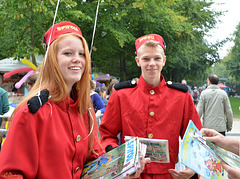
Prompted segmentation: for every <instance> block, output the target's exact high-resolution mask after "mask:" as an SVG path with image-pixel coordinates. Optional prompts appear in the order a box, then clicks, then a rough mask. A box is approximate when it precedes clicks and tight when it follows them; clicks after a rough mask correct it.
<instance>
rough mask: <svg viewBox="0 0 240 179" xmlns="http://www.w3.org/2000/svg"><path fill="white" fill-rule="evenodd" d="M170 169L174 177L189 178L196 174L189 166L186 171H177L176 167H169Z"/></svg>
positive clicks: (177, 178) (178, 178)
mask: <svg viewBox="0 0 240 179" xmlns="http://www.w3.org/2000/svg"><path fill="white" fill-rule="evenodd" d="M168 171H169V173H170V174H171V175H172V177H173V178H174V179H189V178H191V177H192V176H193V175H194V174H195V172H194V171H192V170H191V169H190V168H187V167H186V169H185V170H184V171H177V170H174V169H169V170H168Z"/></svg>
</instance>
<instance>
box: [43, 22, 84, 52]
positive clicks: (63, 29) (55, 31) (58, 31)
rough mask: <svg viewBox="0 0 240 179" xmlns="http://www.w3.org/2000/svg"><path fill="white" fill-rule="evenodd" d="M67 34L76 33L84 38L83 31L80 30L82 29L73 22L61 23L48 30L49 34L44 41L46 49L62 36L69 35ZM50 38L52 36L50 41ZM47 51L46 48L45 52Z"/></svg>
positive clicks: (44, 37) (46, 34) (47, 33)
mask: <svg viewBox="0 0 240 179" xmlns="http://www.w3.org/2000/svg"><path fill="white" fill-rule="evenodd" d="M51 31H52V35H51ZM67 33H76V34H79V35H81V36H82V32H81V30H80V28H79V27H78V26H77V25H76V24H74V23H72V22H68V21H64V22H59V23H57V24H54V25H53V26H51V27H50V28H49V29H48V30H47V32H46V33H45V34H44V36H43V40H42V41H43V45H44V46H45V47H48V46H49V45H51V43H52V42H53V41H54V40H55V39H56V38H58V37H59V36H60V35H63V34H67ZM50 36H51V39H50V41H49V38H50ZM48 43H49V44H48ZM46 49H47V48H45V50H46Z"/></svg>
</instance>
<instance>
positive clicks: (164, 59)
mask: <svg viewBox="0 0 240 179" xmlns="http://www.w3.org/2000/svg"><path fill="white" fill-rule="evenodd" d="M166 60H167V57H166V56H165V55H164V57H163V63H164V64H163V66H165V63H166Z"/></svg>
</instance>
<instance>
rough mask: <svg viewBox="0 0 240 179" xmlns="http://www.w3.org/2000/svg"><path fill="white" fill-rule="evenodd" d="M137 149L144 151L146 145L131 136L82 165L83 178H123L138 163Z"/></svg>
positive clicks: (131, 172)
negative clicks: (124, 141)
mask: <svg viewBox="0 0 240 179" xmlns="http://www.w3.org/2000/svg"><path fill="white" fill-rule="evenodd" d="M139 150H140V151H141V153H142V154H145V152H146V145H145V144H142V143H140V142H139V139H138V138H136V137H135V138H133V139H131V140H129V141H128V142H126V143H124V144H122V145H120V146H119V147H117V148H114V149H113V150H111V151H109V152H107V153H106V154H103V155H102V156H100V157H99V158H97V159H96V160H93V161H91V162H88V163H87V164H85V165H84V167H83V171H82V176H81V178H83V179H95V178H98V179H103V178H104V179H110V178H124V177H125V176H126V174H127V173H128V174H130V175H131V174H133V173H134V172H135V171H136V166H137V165H139Z"/></svg>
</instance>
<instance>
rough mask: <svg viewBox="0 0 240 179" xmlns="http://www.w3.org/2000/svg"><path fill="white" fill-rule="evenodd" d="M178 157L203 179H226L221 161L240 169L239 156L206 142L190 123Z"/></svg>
mask: <svg viewBox="0 0 240 179" xmlns="http://www.w3.org/2000/svg"><path fill="white" fill-rule="evenodd" d="M180 157H181V162H182V163H183V164H184V165H186V166H187V167H189V168H190V169H192V170H193V171H195V172H196V173H198V174H199V175H201V176H202V177H204V178H205V179H210V178H226V177H225V174H224V170H223V168H222V166H221V163H220V162H221V161H224V162H226V163H227V164H228V165H230V166H232V167H240V163H239V162H240V158H239V156H237V155H235V154H233V153H231V152H229V151H226V150H224V149H222V148H220V147H218V146H216V145H214V144H213V143H211V142H209V141H206V140H205V139H204V138H203V137H202V134H201V133H200V131H199V130H198V129H197V128H196V126H195V125H194V123H193V122H192V121H190V122H189V124H188V127H187V130H186V132H185V135H184V138H183V143H182V146H181V150H180Z"/></svg>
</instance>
